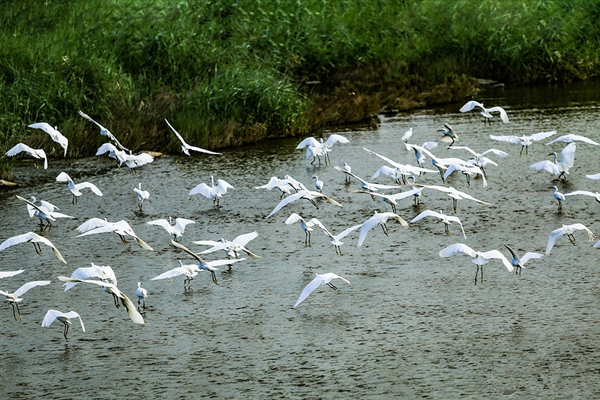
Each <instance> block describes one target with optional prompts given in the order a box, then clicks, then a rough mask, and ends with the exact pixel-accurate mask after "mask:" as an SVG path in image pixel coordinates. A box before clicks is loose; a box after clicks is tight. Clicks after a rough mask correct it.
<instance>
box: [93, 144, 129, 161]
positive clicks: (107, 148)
mask: <svg viewBox="0 0 600 400" xmlns="http://www.w3.org/2000/svg"><path fill="white" fill-rule="evenodd" d="M107 153H108V156H109V157H110V158H114V159H115V160H117V161H118V162H119V166H121V165H123V163H124V162H126V161H127V152H125V151H124V150H119V149H117V148H116V147H115V145H114V144H112V143H104V144H103V145H102V146H100V147H98V150H97V151H96V155H97V156H100V155H102V154H107Z"/></svg>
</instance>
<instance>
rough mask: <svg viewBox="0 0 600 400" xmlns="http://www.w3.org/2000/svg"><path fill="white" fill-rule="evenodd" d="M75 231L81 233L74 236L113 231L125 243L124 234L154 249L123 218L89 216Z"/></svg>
mask: <svg viewBox="0 0 600 400" xmlns="http://www.w3.org/2000/svg"><path fill="white" fill-rule="evenodd" d="M77 231H78V232H82V233H81V235H77V236H76V237H81V236H87V235H95V234H98V233H107V232H113V233H115V234H116V235H118V236H119V237H120V238H121V241H122V242H123V244H125V245H126V244H127V240H125V236H131V237H132V238H134V239H135V241H136V242H137V243H138V244H139V245H140V246H141V247H142V248H144V249H146V250H150V251H153V250H154V249H153V248H152V247H150V246H149V245H148V244H147V243H146V242H144V241H143V240H142V239H140V237H139V236H137V235H136V234H135V232H134V231H133V229H132V228H131V226H130V225H129V224H128V223H127V221H125V220H121V221H118V222H108V221H107V220H105V219H100V218H91V219H89V220H87V221H86V222H84V223H83V224H81V225H79V226H78V227H77Z"/></svg>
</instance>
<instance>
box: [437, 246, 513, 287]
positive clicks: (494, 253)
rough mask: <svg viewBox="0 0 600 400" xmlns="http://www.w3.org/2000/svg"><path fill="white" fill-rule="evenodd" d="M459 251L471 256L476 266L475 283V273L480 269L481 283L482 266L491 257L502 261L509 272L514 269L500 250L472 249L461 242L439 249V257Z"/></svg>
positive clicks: (448, 255)
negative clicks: (484, 250)
mask: <svg viewBox="0 0 600 400" xmlns="http://www.w3.org/2000/svg"><path fill="white" fill-rule="evenodd" d="M459 253H462V254H467V255H468V256H470V257H472V258H473V259H472V260H471V262H472V263H473V264H475V265H476V266H477V271H476V272H475V284H477V275H479V271H481V283H483V266H484V265H485V264H487V263H488V262H489V261H490V260H491V259H493V258H495V259H498V260H500V261H502V263H503V264H504V266H505V267H506V269H508V271H509V272H512V271H513V270H514V267H513V266H512V264H511V263H510V261H508V259H507V258H506V257H505V256H504V254H502V253H501V252H500V251H498V250H490V251H486V252H479V251H475V250H473V249H472V248H470V247H469V246H467V245H466V244H463V243H455V244H451V245H450V246H448V247H446V248H445V249H443V250H442V251H440V257H450V256H453V255H455V254H459Z"/></svg>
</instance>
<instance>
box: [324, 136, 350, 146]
mask: <svg viewBox="0 0 600 400" xmlns="http://www.w3.org/2000/svg"><path fill="white" fill-rule="evenodd" d="M338 142H339V143H350V141H349V140H348V139H347V138H346V137H345V136H342V135H338V134H336V133H334V134H332V135H330V136H329V138H328V139H327V141H326V142H325V146H327V147H331V146H333V145H334V144H336V143H338Z"/></svg>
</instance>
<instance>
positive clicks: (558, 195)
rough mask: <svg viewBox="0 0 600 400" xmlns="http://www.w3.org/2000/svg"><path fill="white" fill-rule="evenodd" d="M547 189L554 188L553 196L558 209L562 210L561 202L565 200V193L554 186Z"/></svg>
mask: <svg viewBox="0 0 600 400" xmlns="http://www.w3.org/2000/svg"><path fill="white" fill-rule="evenodd" d="M548 189H554V193H553V196H554V198H555V199H556V201H558V211H562V202H563V201H565V195H564V194H562V193H561V192H559V191H558V188H557V187H556V186H550V187H548Z"/></svg>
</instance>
